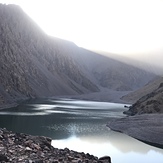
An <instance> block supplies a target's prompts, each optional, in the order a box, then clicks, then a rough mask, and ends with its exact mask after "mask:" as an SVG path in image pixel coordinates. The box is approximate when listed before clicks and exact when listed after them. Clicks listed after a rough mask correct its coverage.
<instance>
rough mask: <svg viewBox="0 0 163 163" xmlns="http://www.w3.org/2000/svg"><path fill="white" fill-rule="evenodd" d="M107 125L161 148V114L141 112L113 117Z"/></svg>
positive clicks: (162, 138)
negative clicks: (119, 117)
mask: <svg viewBox="0 0 163 163" xmlns="http://www.w3.org/2000/svg"><path fill="white" fill-rule="evenodd" d="M107 126H108V127H109V128H110V129H112V130H114V131H119V132H122V133H125V134H127V135H129V136H132V137H134V138H136V139H138V140H141V141H143V142H146V143H148V144H151V145H153V146H156V147H160V148H163V114H142V115H135V116H129V117H125V118H121V119H114V120H112V121H111V122H108V124H107Z"/></svg>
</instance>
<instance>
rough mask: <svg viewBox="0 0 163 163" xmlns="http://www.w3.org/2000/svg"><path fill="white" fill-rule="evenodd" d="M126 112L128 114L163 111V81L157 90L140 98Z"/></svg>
mask: <svg viewBox="0 0 163 163" xmlns="http://www.w3.org/2000/svg"><path fill="white" fill-rule="evenodd" d="M124 113H125V114H128V115H135V114H145V113H163V82H162V83H160V85H159V87H158V88H157V89H156V90H155V91H153V92H151V93H149V94H147V95H145V96H143V97H142V98H140V99H139V100H138V101H137V102H136V103H134V104H133V105H132V106H131V107H130V109H129V110H128V111H125V112H124Z"/></svg>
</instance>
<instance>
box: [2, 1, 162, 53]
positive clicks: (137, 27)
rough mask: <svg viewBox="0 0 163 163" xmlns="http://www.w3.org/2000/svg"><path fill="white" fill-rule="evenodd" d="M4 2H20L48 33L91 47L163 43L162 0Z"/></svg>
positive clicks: (143, 48)
mask: <svg viewBox="0 0 163 163" xmlns="http://www.w3.org/2000/svg"><path fill="white" fill-rule="evenodd" d="M1 1H2V0H1ZM1 1H0V2H1ZM2 2H5V3H16V4H19V5H20V6H21V7H22V8H23V10H24V11H25V12H26V13H27V14H28V15H29V16H30V17H32V19H34V21H36V22H37V24H38V25H40V26H41V28H42V29H43V30H44V31H45V32H46V33H47V34H48V35H52V36H55V37H59V38H62V39H66V40H70V41H73V42H75V43H76V44H77V45H78V46H82V47H85V48H88V49H95V50H103V51H108V52H114V53H140V52H141V53H142V52H150V51H153V50H155V49H157V50H158V49H160V48H162V46H163V30H162V29H163V23H162V16H163V10H162V8H163V1H161V0H123V1H122V0H114V1H113V0H68V1H67V0H46V1H44V0H40V1H37V0H36V1H31V0H29V1H22V0H15V1H13V0H10V1H7V0H6V1H2Z"/></svg>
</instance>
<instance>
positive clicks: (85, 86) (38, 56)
mask: <svg viewBox="0 0 163 163" xmlns="http://www.w3.org/2000/svg"><path fill="white" fill-rule="evenodd" d="M0 22H1V23H0V104H7V103H13V102H15V101H17V100H22V99H26V98H35V97H49V96H57V95H79V94H88V93H92V92H101V91H103V90H104V89H105V90H107V91H110V90H112V91H117V93H118V91H124V92H125V91H133V90H135V89H138V88H140V87H142V86H143V85H144V84H146V83H147V82H149V81H150V80H152V79H153V78H154V77H155V76H156V75H155V74H153V73H150V72H147V71H145V70H142V69H140V68H136V67H135V66H131V65H128V64H124V63H122V62H120V61H117V60H115V59H111V58H108V57H104V56H102V55H100V54H97V53H94V52H91V51H88V50H86V49H83V48H79V47H78V46H76V45H75V44H74V43H72V42H69V41H65V40H61V39H58V38H54V37H50V36H47V35H46V34H45V33H44V32H43V31H42V30H41V29H40V28H39V27H38V26H37V25H36V24H35V23H34V22H33V21H32V20H31V19H30V18H29V17H28V16H27V15H26V14H25V13H24V12H23V10H22V9H21V8H19V7H18V6H16V5H1V4H0Z"/></svg>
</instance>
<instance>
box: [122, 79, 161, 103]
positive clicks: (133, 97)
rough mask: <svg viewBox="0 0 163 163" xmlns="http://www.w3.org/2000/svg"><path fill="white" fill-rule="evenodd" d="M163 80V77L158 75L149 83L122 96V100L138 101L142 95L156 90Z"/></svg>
mask: <svg viewBox="0 0 163 163" xmlns="http://www.w3.org/2000/svg"><path fill="white" fill-rule="evenodd" d="M162 82H163V77H156V78H155V79H153V80H151V81H150V82H149V83H147V84H146V85H144V86H143V87H141V88H139V89H138V90H136V91H133V92H131V93H129V94H127V95H125V96H123V97H121V100H123V101H126V102H128V103H131V104H133V103H135V102H136V101H138V100H139V99H140V98H141V97H143V96H145V95H147V94H149V93H152V92H153V91H154V90H156V89H157V88H158V87H159V85H160V84H161V83H162Z"/></svg>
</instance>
